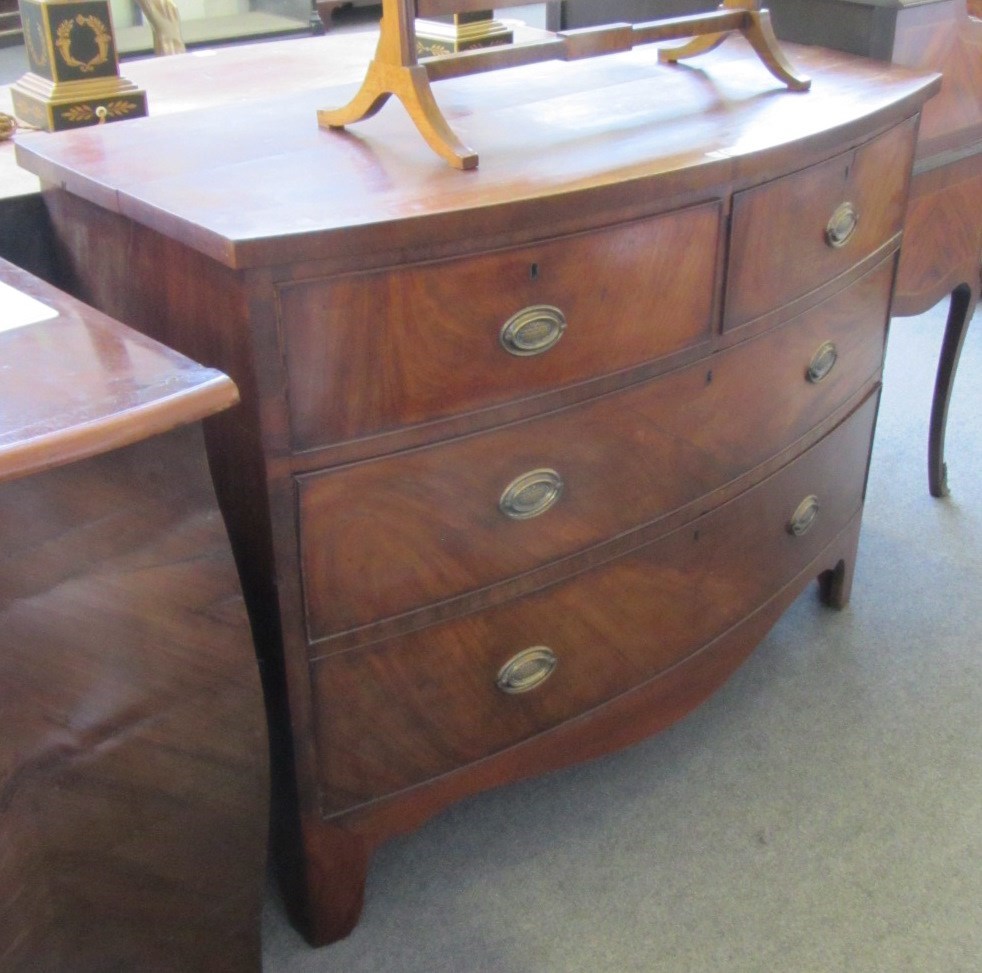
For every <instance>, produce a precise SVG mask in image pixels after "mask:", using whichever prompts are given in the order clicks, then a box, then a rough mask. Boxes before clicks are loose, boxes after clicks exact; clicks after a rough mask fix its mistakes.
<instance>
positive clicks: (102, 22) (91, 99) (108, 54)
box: [10, 0, 147, 132]
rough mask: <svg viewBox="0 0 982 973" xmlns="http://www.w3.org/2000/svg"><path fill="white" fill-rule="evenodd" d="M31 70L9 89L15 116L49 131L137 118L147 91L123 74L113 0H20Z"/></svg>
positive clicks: (145, 110) (145, 102)
mask: <svg viewBox="0 0 982 973" xmlns="http://www.w3.org/2000/svg"><path fill="white" fill-rule="evenodd" d="M20 12H21V21H22V23H23V28H24V46H25V49H26V52H27V61H28V66H29V68H30V70H29V72H28V73H27V74H25V75H24V76H23V77H21V78H20V79H19V80H18V81H16V82H15V83H14V84H13V85H12V86H11V89H10V92H11V97H12V98H13V102H14V111H15V113H16V114H17V117H18V118H20V119H22V120H23V121H25V122H28V123H29V124H31V125H35V126H37V127H38V128H43V129H46V130H47V131H52V132H54V131H61V130H62V129H68V128H79V127H81V126H84V125H98V124H100V123H102V122H114V121H120V120H121V119H124V118H136V117H138V116H140V115H146V113H147V97H146V94H145V92H143V91H142V90H140V89H139V88H137V87H136V85H134V84H133V83H132V82H130V81H126V80H125V79H123V78H121V77H120V76H119V58H118V55H117V53H116V39H115V36H114V34H113V29H112V19H111V14H110V9H109V0H20Z"/></svg>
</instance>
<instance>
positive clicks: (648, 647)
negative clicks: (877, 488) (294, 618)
mask: <svg viewBox="0 0 982 973" xmlns="http://www.w3.org/2000/svg"><path fill="white" fill-rule="evenodd" d="M875 409H876V402H875V396H873V397H871V398H870V399H868V400H867V401H866V402H865V404H864V405H862V406H861V407H860V408H859V409H858V410H857V411H856V412H855V413H854V414H853V415H852V416H851V417H850V418H849V419H848V420H847V421H846V422H844V423H843V424H841V425H840V426H838V427H837V428H836V429H835V430H833V432H832V433H830V434H829V435H828V436H827V437H826V438H825V439H823V440H821V441H820V442H819V443H818V444H817V445H816V446H814V447H812V449H810V450H809V451H808V452H807V453H806V454H804V455H803V456H801V457H800V458H799V459H798V460H796V461H795V462H793V463H792V464H790V465H789V466H786V467H785V468H784V469H783V470H781V471H780V472H779V473H777V474H775V475H774V476H773V477H771V478H769V479H767V480H765V481H764V482H763V483H761V484H760V485H758V486H757V487H755V488H754V489H752V490H750V491H748V492H747V493H745V494H743V495H742V496H740V497H738V498H737V499H735V500H733V501H731V502H730V503H728V504H726V505H724V506H723V507H720V508H718V509H717V510H715V511H713V512H711V513H709V514H707V515H705V516H703V517H701V518H699V519H698V520H697V521H695V522H693V523H692V524H690V525H689V526H687V527H685V528H682V529H680V530H677V531H674V532H673V533H671V534H668V535H666V536H664V537H663V538H661V539H660V540H658V541H656V542H654V543H653V544H650V545H648V546H646V547H642V548H640V549H638V550H636V551H634V552H632V553H630V554H628V555H626V556H624V557H622V558H620V559H618V560H616V561H613V562H610V563H608V564H606V565H602V566H600V567H598V568H594V569H593V570H590V571H587V572H584V573H583V574H580V575H578V576H575V577H573V578H571V579H569V580H567V581H565V582H563V583H560V584H557V585H554V586H551V587H549V588H545V589H542V590H540V591H538V592H536V593H534V594H532V595H529V596H526V597H525V598H522V599H520V600H518V601H515V602H512V603H505V604H502V605H498V606H496V607H494V608H491V609H488V610H486V611H484V612H479V613H476V614H473V615H470V616H466V617H463V618H459V619H456V620H454V621H452V622H447V623H444V624H440V625H436V626H433V627H431V628H429V629H425V630H423V631H420V632H416V633H413V634H411V635H408V636H403V637H400V638H398V639H393V640H390V641H386V642H381V643H378V644H375V645H372V646H367V647H363V648H360V649H354V650H351V651H349V652H344V653H340V654H336V655H332V656H328V657H326V658H323V659H320V660H318V661H316V662H315V663H313V666H312V679H313V694H314V723H315V739H316V746H317V760H318V767H319V776H320V783H321V793H322V796H323V808H322V810H323V812H324V813H325V814H327V815H330V814H334V813H339V812H342V811H344V810H346V809H349V808H351V807H354V806H357V805H359V804H361V803H364V802H366V801H371V800H373V799H377V798H380V797H383V796H385V795H386V794H391V793H394V792H397V791H400V790H403V789H405V788H408V787H412V786H413V785H415V784H419V783H421V782H423V781H425V780H428V779H430V778H433V777H436V776H438V775H440V774H445V773H447V772H450V771H452V770H454V769H455V768H458V767H462V766H464V765H467V764H469V763H471V762H473V761H475V760H478V759H480V758H482V757H485V756H487V755H489V754H492V753H495V752H497V751H499V750H502V749H504V748H506V747H509V746H513V745H515V744H517V743H519V742H521V741H523V740H526V739H528V738H530V737H532V736H534V735H535V734H537V733H541V732H542V731H544V730H548V729H550V728H551V727H555V726H557V725H558V724H560V723H562V722H564V721H566V720H569V719H571V718H573V717H575V716H577V715H578V714H581V713H583V712H585V711H587V710H589V709H590V708H592V707H595V706H597V705H600V704H601V703H603V702H605V701H607V700H609V699H612V698H613V697H615V696H617V695H619V694H620V693H623V692H625V691H627V690H629V689H630V688H632V687H634V686H636V685H638V684H640V683H641V682H643V681H645V680H646V679H649V678H651V677H653V676H655V675H657V674H658V673H659V672H661V671H663V670H665V669H666V668H668V667H670V666H672V665H673V664H674V663H677V662H679V661H681V660H682V659H685V658H687V657H688V656H690V655H691V654H693V653H694V652H696V651H698V650H699V649H700V648H701V647H702V646H704V645H706V644H707V643H708V642H709V641H711V640H712V639H714V638H716V637H717V636H719V635H721V634H722V633H723V632H725V631H726V630H728V629H729V628H731V627H732V626H733V625H735V624H737V623H738V622H740V621H741V620H742V619H744V618H745V617H746V616H747V615H748V614H749V613H750V612H752V611H754V610H756V609H757V608H758V607H760V606H761V605H763V604H764V603H765V602H766V601H767V600H768V599H770V598H771V597H773V596H774V595H775V594H776V593H777V592H778V591H779V590H780V589H781V588H782V587H783V586H784V585H786V584H787V583H788V582H790V580H791V579H792V578H794V577H795V576H796V575H798V574H799V573H800V572H801V571H802V570H804V568H805V567H806V566H807V565H808V564H809V563H810V562H811V561H813V560H814V559H815V558H817V557H818V556H819V554H820V553H821V552H822V550H823V549H824V548H825V547H826V546H827V545H828V544H829V543H830V542H831V541H832V540H833V539H834V538H835V537H836V535H837V534H838V533H839V532H840V531H841V530H842V529H843V527H844V526H845V525H846V524H848V523H849V521H850V520H851V519H852V517H853V516H854V515H855V514H856V513H857V512H858V511H859V509H860V508H861V505H862V496H863V489H864V483H865V472H866V464H867V458H868V453H869V446H870V439H871V435H872V429H873V421H874V416H875Z"/></svg>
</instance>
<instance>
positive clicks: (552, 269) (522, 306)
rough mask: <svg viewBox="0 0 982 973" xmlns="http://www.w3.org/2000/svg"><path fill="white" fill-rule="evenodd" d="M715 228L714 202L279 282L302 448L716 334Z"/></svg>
mask: <svg viewBox="0 0 982 973" xmlns="http://www.w3.org/2000/svg"><path fill="white" fill-rule="evenodd" d="M719 223H720V206H719V204H717V203H713V204H707V205H704V206H700V207H695V208H692V209H687V210H683V211H679V212H674V213H669V214H667V215H664V216H658V217H653V218H651V219H648V220H643V221H640V222H637V223H633V224H629V225H626V226H620V227H616V228H613V229H607V230H599V231H595V232H592V233H584V234H580V235H577V236H570V237H565V238H560V239H554V240H549V241H545V242H542V243H538V244H535V245H532V246H527V247H520V248H516V249H511V250H502V251H498V252H494V253H486V254H482V255H478V256H473V257H466V258H460V259H458V260H448V261H442V262H438V263H431V264H423V265H416V266H410V267H400V268H395V269H391V270H385V271H380V272H377V273H368V274H355V275H350V276H344V277H338V278H334V279H328V280H315V281H309V282H306V283H299V284H292V285H284V286H282V287H281V288H280V289H279V306H280V307H279V313H280V317H281V334H282V340H283V344H284V351H285V356H286V366H287V373H288V384H289V387H288V395H289V401H290V423H291V436H292V442H293V446H294V448H295V449H297V450H304V449H312V448H315V447H318V446H324V445H328V444H332V443H339V442H344V441H347V440H351V439H355V438H358V437H361V436H366V435H371V434H374V433H379V432H384V431H387V430H394V429H398V428H402V427H406V426H412V425H416V424H418V423H423V422H428V421H432V420H434V419H440V418H444V417H448V416H452V415H459V414H462V413H465V412H470V411H473V410H477V409H483V408H488V407H491V406H494V405H497V404H500V403H504V402H508V401H510V400H512V399H516V398H525V397H527V396H529V395H534V394H536V393H540V392H544V391H547V390H550V389H555V388H559V387H564V386H567V385H572V384H576V383H578V382H582V381H584V380H587V379H590V378H593V377H595V376H600V375H605V374H609V373H615V372H619V371H622V370H624V369H628V368H631V367H632V366H636V365H639V364H643V363H645V362H647V361H651V360H654V359H658V358H662V357H665V356H668V355H671V354H673V353H675V352H679V351H682V350H684V349H686V348H690V347H693V346H696V345H698V344H700V343H701V342H705V341H707V340H708V338H709V334H710V330H711V327H712V322H711V318H712V312H713V302H714V281H715V271H716V261H717V254H718V247H717V240H718V233H719ZM683 254H684V258H685V259H684V260H683V259H682V255H683Z"/></svg>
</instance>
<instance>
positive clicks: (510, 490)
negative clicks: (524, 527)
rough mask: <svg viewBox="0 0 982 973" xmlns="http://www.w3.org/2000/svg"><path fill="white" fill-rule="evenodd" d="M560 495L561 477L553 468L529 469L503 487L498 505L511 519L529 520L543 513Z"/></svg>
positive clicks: (561, 489) (561, 491) (561, 492)
mask: <svg viewBox="0 0 982 973" xmlns="http://www.w3.org/2000/svg"><path fill="white" fill-rule="evenodd" d="M562 495H563V478H562V477H561V476H560V475H559V474H558V473H557V472H556V471H555V470H549V469H541V470H530V471H529V472H528V473H523V474H522V475H521V476H519V477H516V478H515V479H514V480H512V481H511V483H509V484H508V486H506V487H505V490H504V493H502V494H501V499H500V500H499V501H498V507H499V509H500V510H501V512H502V513H503V514H505V515H506V516H507V517H511V519H512V520H531V519H532V518H533V517H539V516H541V515H542V514H544V513H545V512H546V511H547V510H548V509H549V508H550V507H552V506H553V505H554V504H555V503H556V501H557V500H559V498H560V497H561V496H562Z"/></svg>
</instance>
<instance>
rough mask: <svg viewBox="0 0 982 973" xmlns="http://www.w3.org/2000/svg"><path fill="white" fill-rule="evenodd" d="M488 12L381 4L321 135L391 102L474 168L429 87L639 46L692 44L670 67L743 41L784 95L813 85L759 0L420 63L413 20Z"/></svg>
mask: <svg viewBox="0 0 982 973" xmlns="http://www.w3.org/2000/svg"><path fill="white" fill-rule="evenodd" d="M522 2H523V0H495V6H496V7H508V6H514V5H515V4H518V3H522ZM487 5H488V0H383V2H382V22H381V25H380V29H381V34H380V37H379V42H378V49H377V50H376V53H375V57H374V59H373V60H372V61H371V63H370V64H369V66H368V71H367V73H366V75H365V80H364V81H363V82H362V86H361V88H360V90H359V91H358V93H357V94H356V95H355V97H354V98H353V99H352V100H351V101H350V102H349V103H348V104H347V105H345V106H344V107H343V108H336V109H324V110H321V111H318V113H317V121H318V123H319V124H320V125H321V126H322V127H323V128H344V127H345V126H346V125H350V124H352V123H353V122H358V121H361V120H362V119H365V118H369V117H370V116H372V115H374V114H375V113H376V112H378V111H379V109H380V108H381V107H382V106H383V105H384V104H385V103H386V101H388V99H389V97H390V96H391V95H395V96H396V97H397V98H398V99H399V100H400V101H401V102H402V103H403V105H405V107H406V110H407V111H408V112H409V115H410V117H411V118H412V120H413V122H414V123H415V124H416V127H417V128H418V129H419V131H420V134H421V135H422V136H423V138H424V139H426V141H427V143H428V144H429V146H430V148H432V149H433V151H434V152H436V153H437V155H439V156H442V157H443V158H444V159H446V161H447V162H449V163H450V165H452V166H454V167H455V168H457V169H473V168H475V167H476V166H477V163H478V156H477V153H476V152H475V151H474V150H473V149H471V148H469V147H468V146H466V145H464V143H463V142H461V141H460V139H459V138H458V137H457V135H456V133H455V132H454V131H453V129H452V128H451V127H450V125H449V124H448V123H447V120H446V118H445V117H444V115H443V112H442V111H441V110H440V106H439V105H438V104H437V103H436V99H435V98H434V97H433V90H432V88H431V82H433V81H438V80H441V79H444V78H454V77H461V76H464V75H469V74H477V73H479V72H482V71H493V70H495V69H497V68H506V67H517V66H519V65H522V64H533V63H538V62H540V61H550V60H561V61H573V60H577V59H579V58H585V57H596V56H599V55H602V54H614V53H617V52H620V51H629V50H631V49H632V48H633V47H636V46H638V45H640V44H650V43H654V42H660V41H671V40H680V39H684V38H691V40H690V41H689V43H687V44H684V45H682V46H681V47H677V48H671V49H662V50H660V51H659V52H658V56H659V60H661V61H663V62H671V63H674V62H676V61H680V60H682V59H683V58H689V57H695V56H696V55H698V54H703V53H705V52H706V51H711V50H713V49H714V48H716V47H718V46H719V45H720V44H722V43H723V41H724V40H726V38H727V37H728V36H729V35H730V34H732V33H734V32H739V33H741V34H743V36H744V37H745V38H746V39H747V40H748V41H749V42H750V44H751V46H752V47H753V49H754V50H755V51H756V52H757V55H758V56H759V57H760V59H761V61H763V63H764V65H765V67H766V68H767V69H768V71H770V72H771V74H773V75H774V76H775V77H776V78H777V79H778V80H780V81H781V82H782V83H784V84H786V85H787V86H788V88H790V89H791V90H793V91H805V90H807V89H808V88H809V87H810V86H811V81H810V80H809V79H808V78H806V77H802V76H801V75H799V74H797V73H796V72H795V70H794V68H793V67H792V66H791V64H790V63H789V62H788V61H787V59H786V58H785V57H784V55H783V54H782V52H781V50H780V48H779V46H778V42H777V38H776V37H775V36H774V31H773V29H772V27H771V22H770V14H769V13H768V12H767V10H762V9H761V8H760V0H723V2H722V4H721V5H720V7H719V9H718V10H716V11H712V12H710V13H704V14H693V15H690V16H686V17H674V18H671V19H663V20H653V21H649V22H647V23H642V24H633V25H632V24H611V25H609V26H608V25H605V26H601V27H587V28H584V29H582V30H570V31H561V32H559V33H556V34H552V35H550V36H549V37H547V38H545V39H543V40H539V41H534V42H531V43H527V44H516V45H513V46H508V47H494V48H488V49H484V50H475V51H468V52H465V53H462V54H455V55H452V56H447V57H438V58H428V59H425V60H423V61H420V60H419V58H418V56H417V53H416V26H415V25H416V17H417V16H425V17H433V16H440V15H443V14H450V13H460V12H467V11H472V10H478V9H483V8H486V7H487Z"/></svg>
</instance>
